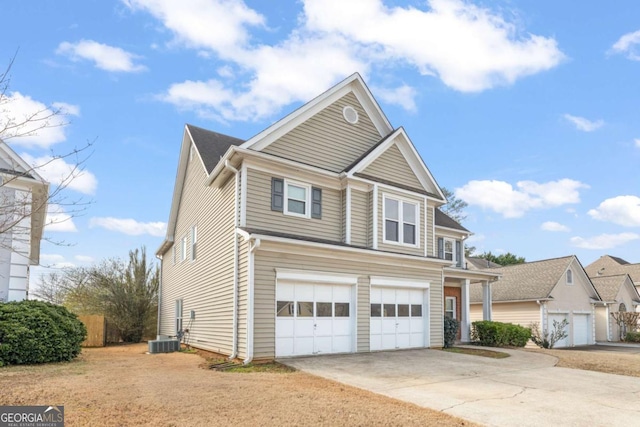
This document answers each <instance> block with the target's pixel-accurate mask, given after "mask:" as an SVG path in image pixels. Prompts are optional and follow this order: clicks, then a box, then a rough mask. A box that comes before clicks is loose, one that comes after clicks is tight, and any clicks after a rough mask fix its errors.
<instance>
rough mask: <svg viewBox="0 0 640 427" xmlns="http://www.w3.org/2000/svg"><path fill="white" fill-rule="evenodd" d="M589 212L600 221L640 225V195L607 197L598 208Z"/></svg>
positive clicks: (632, 225) (629, 225)
mask: <svg viewBox="0 0 640 427" xmlns="http://www.w3.org/2000/svg"><path fill="white" fill-rule="evenodd" d="M587 213H588V214H589V216H591V217H592V218H594V219H597V220H600V221H607V222H612V223H614V224H618V225H623V226H625V227H640V197H637V196H618V197H613V198H611V199H606V200H605V201H604V202H602V203H600V205H599V206H598V207H597V208H595V209H591V210H590V211H589V212H587Z"/></svg>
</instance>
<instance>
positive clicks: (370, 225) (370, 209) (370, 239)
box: [367, 191, 380, 248]
mask: <svg viewBox="0 0 640 427" xmlns="http://www.w3.org/2000/svg"><path fill="white" fill-rule="evenodd" d="M367 212H369V214H368V215H369V221H367V222H368V224H367V247H369V248H372V247H373V235H374V233H375V230H374V229H373V191H370V192H369V200H368V201H367ZM379 216H380V212H378V217H379ZM379 222H380V220H378V223H379Z"/></svg>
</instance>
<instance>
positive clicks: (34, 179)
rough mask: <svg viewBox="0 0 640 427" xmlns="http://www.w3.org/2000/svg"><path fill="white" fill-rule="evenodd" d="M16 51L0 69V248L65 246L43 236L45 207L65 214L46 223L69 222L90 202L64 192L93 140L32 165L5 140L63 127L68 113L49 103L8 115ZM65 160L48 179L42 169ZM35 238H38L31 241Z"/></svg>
mask: <svg viewBox="0 0 640 427" xmlns="http://www.w3.org/2000/svg"><path fill="white" fill-rule="evenodd" d="M15 58H16V57H15V55H14V56H13V57H12V58H11V59H10V60H9V65H8V66H7V67H6V69H5V71H4V72H2V73H0V248H7V249H10V250H12V251H16V252H21V253H26V252H27V251H26V248H25V247H24V246H25V244H26V245H27V247H28V245H29V244H34V243H35V244H36V248H37V252H39V241H40V239H44V240H45V241H48V242H50V243H53V244H57V245H67V243H66V242H64V241H61V240H53V239H51V238H49V237H45V236H43V230H44V227H45V226H46V225H48V224H47V223H46V222H45V221H46V218H47V209H48V207H51V206H55V207H56V208H57V209H58V210H60V211H62V212H64V214H63V215H57V216H55V217H54V218H55V219H53V220H49V223H50V224H51V223H57V222H61V221H70V220H72V218H74V217H76V216H78V215H81V214H82V213H83V212H84V211H85V210H86V209H87V207H88V206H89V205H90V204H91V201H90V200H85V199H83V198H82V197H73V198H70V197H69V196H68V195H67V192H65V190H66V189H67V188H68V187H69V186H70V185H71V183H72V182H73V181H74V180H75V179H77V178H78V177H79V176H80V175H81V174H82V173H83V171H84V169H85V164H86V162H87V160H88V158H89V157H90V156H91V154H92V146H93V141H88V142H87V143H86V144H85V145H84V146H81V147H79V148H78V147H75V148H73V149H71V150H69V151H67V152H65V153H62V154H61V153H56V152H54V151H53V150H52V151H50V153H49V154H48V155H47V156H43V157H41V159H42V160H41V161H39V162H37V163H36V164H28V163H26V162H25V161H24V160H23V159H21V158H20V157H19V156H18V155H17V154H16V153H15V152H14V151H13V149H11V147H9V145H8V144H7V143H6V141H8V140H12V139H19V138H24V137H32V136H36V135H38V132H39V131H42V130H44V129H47V128H51V127H59V126H66V125H67V124H68V123H69V122H68V120H67V119H66V117H67V115H66V112H65V111H64V110H63V109H62V108H61V107H58V106H55V105H49V106H45V108H41V109H38V110H37V111H32V112H28V113H26V114H23V115H17V114H12V113H11V108H10V104H11V103H12V102H14V101H15V99H14V98H13V97H12V96H11V94H12V93H11V91H10V83H11V74H10V72H11V69H12V67H13V64H14V61H15ZM60 161H63V162H64V163H65V165H68V170H67V171H66V172H65V173H63V174H62V175H61V176H59V177H58V178H57V179H56V182H54V183H51V184H50V183H49V182H47V180H46V179H44V178H43V177H42V173H43V171H44V170H46V169H47V167H49V166H50V165H52V164H54V163H56V162H60ZM34 239H35V240H37V242H36V241H35V240H34ZM37 255H38V254H37V253H36V254H32V261H35V263H37V262H39V258H38V256H37Z"/></svg>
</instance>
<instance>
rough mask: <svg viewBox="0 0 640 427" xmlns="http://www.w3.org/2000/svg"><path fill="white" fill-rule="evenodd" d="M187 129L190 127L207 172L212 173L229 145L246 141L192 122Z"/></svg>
mask: <svg viewBox="0 0 640 427" xmlns="http://www.w3.org/2000/svg"><path fill="white" fill-rule="evenodd" d="M187 129H189V133H190V134H191V138H193V143H194V144H195V145H196V148H197V149H198V153H200V157H201V158H202V162H203V163H204V166H205V167H206V168H207V173H211V171H212V170H213V168H215V167H216V165H217V164H218V162H219V161H220V158H221V157H222V156H224V153H226V152H227V150H228V149H229V147H231V146H232V145H236V146H237V145H240V144H242V143H243V142H244V141H243V140H242V139H238V138H234V137H233V136H228V135H223V134H221V133H218V132H213V131H210V130H206V129H202V128H199V127H197V126H194V125H190V124H187Z"/></svg>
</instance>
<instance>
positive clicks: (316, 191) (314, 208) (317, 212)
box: [311, 187, 322, 219]
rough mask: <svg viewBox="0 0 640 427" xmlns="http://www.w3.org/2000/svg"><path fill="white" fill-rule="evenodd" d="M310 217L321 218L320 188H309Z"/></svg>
mask: <svg viewBox="0 0 640 427" xmlns="http://www.w3.org/2000/svg"><path fill="white" fill-rule="evenodd" d="M311 218H315V219H322V189H320V188H316V187H313V188H312V189H311Z"/></svg>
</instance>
